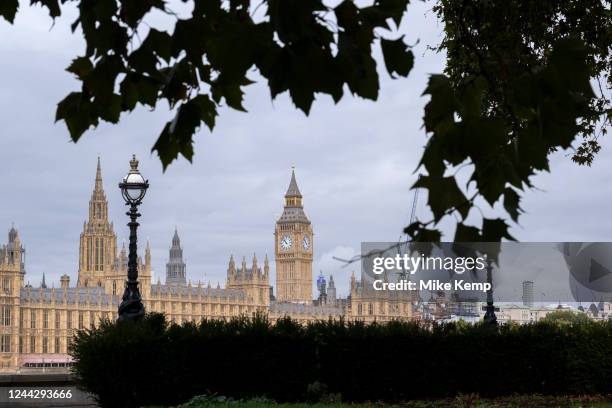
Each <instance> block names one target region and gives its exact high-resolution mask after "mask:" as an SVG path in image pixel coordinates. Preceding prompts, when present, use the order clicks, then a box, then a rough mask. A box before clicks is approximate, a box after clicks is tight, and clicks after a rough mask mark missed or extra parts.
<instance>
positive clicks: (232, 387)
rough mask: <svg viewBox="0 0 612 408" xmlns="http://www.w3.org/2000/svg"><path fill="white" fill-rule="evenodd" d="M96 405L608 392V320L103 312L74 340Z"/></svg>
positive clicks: (611, 355)
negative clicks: (487, 322) (177, 319)
mask: <svg viewBox="0 0 612 408" xmlns="http://www.w3.org/2000/svg"><path fill="white" fill-rule="evenodd" d="M71 353H72V355H73V357H74V358H75V360H76V363H75V366H74V370H75V373H76V374H77V378H78V382H79V384H80V386H81V387H82V388H84V389H85V390H87V391H89V392H91V393H93V394H94V395H95V396H97V398H98V401H99V403H100V404H101V405H102V406H108V407H119V406H130V407H132V406H143V405H160V404H163V405H175V404H178V403H181V402H184V401H187V400H189V399H190V398H191V397H193V396H195V395H201V394H218V395H225V396H228V397H233V398H252V397H267V398H271V399H274V400H277V401H308V400H311V399H312V393H313V390H315V389H324V390H325V393H329V394H330V395H337V396H341V398H342V400H343V401H389V402H393V401H402V400H408V399H413V398H443V397H449V396H454V395H457V394H459V393H462V394H468V393H478V394H480V395H482V396H491V397H493V396H501V395H508V394H514V393H529V394H536V393H537V394H546V395H567V394H594V393H598V394H608V393H612V322H606V323H601V322H583V323H580V324H571V325H556V324H553V323H537V324H529V325H523V326H518V325H503V326H500V327H497V328H495V327H489V326H484V325H468V324H446V325H440V326H434V327H428V328H427V327H422V326H419V325H417V324H415V323H402V322H391V323H386V324H371V325H364V324H361V323H354V322H344V321H323V322H316V323H311V324H309V325H306V326H302V325H300V324H298V323H297V322H295V321H293V320H291V319H288V318H287V319H282V320H279V321H278V322H277V323H276V324H271V323H270V322H268V320H267V319H266V318H264V317H256V318H254V319H247V318H240V319H233V320H230V321H219V320H204V321H202V322H201V323H199V324H194V323H185V324H183V325H181V326H179V325H175V324H168V322H167V321H166V320H165V318H164V316H163V315H160V314H149V315H147V316H146V317H145V318H144V319H142V320H141V321H138V322H118V323H116V322H109V321H106V322H104V323H103V324H102V325H101V326H100V327H98V328H95V329H92V330H85V331H81V332H79V334H78V335H77V336H76V338H75V340H74V342H73V346H72V351H71Z"/></svg>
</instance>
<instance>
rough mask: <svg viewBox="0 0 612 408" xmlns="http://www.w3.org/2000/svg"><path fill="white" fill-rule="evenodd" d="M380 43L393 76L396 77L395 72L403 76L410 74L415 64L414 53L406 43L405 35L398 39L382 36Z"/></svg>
mask: <svg viewBox="0 0 612 408" xmlns="http://www.w3.org/2000/svg"><path fill="white" fill-rule="evenodd" d="M380 45H381V48H382V53H383V57H384V60H385V66H386V67H387V72H389V75H390V76H391V77H392V78H395V73H397V74H398V75H400V76H403V77H405V76H408V73H410V70H411V69H412V67H413V66H414V55H413V54H412V51H410V48H409V47H408V46H407V45H406V44H404V36H401V37H400V38H398V39H397V40H385V39H384V38H382V39H381V40H380Z"/></svg>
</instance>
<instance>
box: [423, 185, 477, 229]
mask: <svg viewBox="0 0 612 408" xmlns="http://www.w3.org/2000/svg"><path fill="white" fill-rule="evenodd" d="M417 187H421V188H426V189H427V190H428V191H429V193H428V195H427V204H428V205H429V207H430V208H431V211H432V212H433V214H434V219H435V221H436V222H438V221H440V219H441V218H442V217H443V216H444V215H445V213H446V211H448V210H457V211H459V213H460V214H461V216H462V217H463V218H464V219H465V218H466V217H467V216H468V213H469V210H470V207H471V204H470V202H469V201H468V200H467V198H466V197H465V195H464V194H463V192H462V191H461V189H459V186H458V185H457V181H456V180H455V177H452V176H451V177H435V176H421V177H420V178H419V180H417V182H416V183H415V184H414V186H413V188H417Z"/></svg>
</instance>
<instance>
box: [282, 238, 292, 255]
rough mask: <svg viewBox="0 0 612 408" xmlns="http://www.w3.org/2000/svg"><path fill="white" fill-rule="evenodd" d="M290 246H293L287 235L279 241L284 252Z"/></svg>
mask: <svg viewBox="0 0 612 408" xmlns="http://www.w3.org/2000/svg"><path fill="white" fill-rule="evenodd" d="M291 245H293V240H292V239H291V237H290V236H289V235H283V237H282V238H281V241H280V246H281V248H282V249H284V250H285V251H286V250H288V249H289V248H291Z"/></svg>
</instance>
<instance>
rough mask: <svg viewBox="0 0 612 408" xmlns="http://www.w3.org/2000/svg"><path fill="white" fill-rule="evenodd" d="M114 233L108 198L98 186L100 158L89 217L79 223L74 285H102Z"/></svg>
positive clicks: (113, 249)
mask: <svg viewBox="0 0 612 408" xmlns="http://www.w3.org/2000/svg"><path fill="white" fill-rule="evenodd" d="M116 246H117V237H116V235H115V232H114V230H113V224H112V223H109V222H108V202H107V201H106V195H105V194H104V189H103V188H102V170H101V169H100V158H99V157H98V167H97V169H96V181H95V185H94V191H93V193H92V194H91V199H90V200H89V220H88V221H86V222H85V223H83V232H82V233H81V240H80V245H79V278H78V282H77V286H102V285H103V284H104V278H105V276H107V275H109V274H110V273H111V272H112V270H113V266H114V263H115V256H116Z"/></svg>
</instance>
